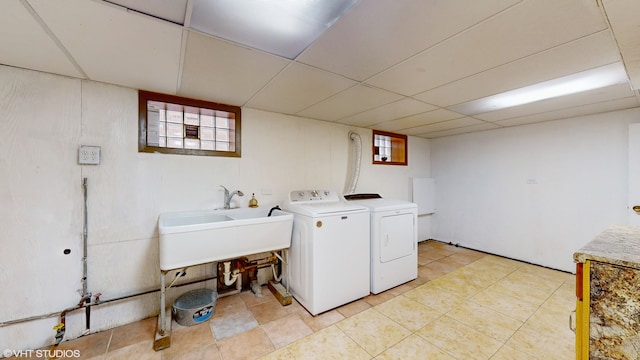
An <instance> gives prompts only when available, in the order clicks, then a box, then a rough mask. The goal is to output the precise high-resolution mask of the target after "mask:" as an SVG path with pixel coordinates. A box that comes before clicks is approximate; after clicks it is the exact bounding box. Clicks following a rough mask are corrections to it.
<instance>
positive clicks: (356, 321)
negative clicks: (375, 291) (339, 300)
mask: <svg viewBox="0 0 640 360" xmlns="http://www.w3.org/2000/svg"><path fill="white" fill-rule="evenodd" d="M336 325H337V326H338V328H340V330H342V331H343V332H344V333H345V334H347V336H349V337H350V338H351V339H353V341H355V342H356V343H357V344H358V345H360V346H362V348H364V349H365V350H366V351H367V352H368V353H369V354H371V355H372V356H376V355H378V354H380V353H381V352H383V351H384V350H385V349H386V348H388V347H390V346H393V345H394V344H396V343H398V342H399V341H400V340H402V339H404V338H406V337H407V336H409V335H410V334H411V332H410V331H409V330H407V329H406V328H404V327H402V326H400V325H398V324H397V323H396V322H394V321H393V320H390V319H389V318H387V317H386V316H384V315H382V314H381V313H380V312H378V311H377V310H375V309H369V310H365V311H363V312H361V313H359V314H357V315H354V316H352V317H350V318H347V319H344V320H342V321H340V322H339V323H337V324H336Z"/></svg>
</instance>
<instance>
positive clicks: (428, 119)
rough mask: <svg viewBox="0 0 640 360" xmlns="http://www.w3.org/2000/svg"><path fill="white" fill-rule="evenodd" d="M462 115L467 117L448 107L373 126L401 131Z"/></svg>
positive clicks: (457, 117)
mask: <svg viewBox="0 0 640 360" xmlns="http://www.w3.org/2000/svg"><path fill="white" fill-rule="evenodd" d="M462 117H465V115H463V114H460V113H457V112H454V111H451V110H447V109H437V110H433V111H429V112H424V113H421V114H416V115H411V116H407V117H404V118H401V119H395V120H389V121H385V122H383V123H380V124H375V125H373V126H372V128H375V129H379V130H386V131H400V130H405V129H408V128H413V127H416V126H420V125H425V124H433V123H437V122H442V121H446V120H452V119H459V118H462Z"/></svg>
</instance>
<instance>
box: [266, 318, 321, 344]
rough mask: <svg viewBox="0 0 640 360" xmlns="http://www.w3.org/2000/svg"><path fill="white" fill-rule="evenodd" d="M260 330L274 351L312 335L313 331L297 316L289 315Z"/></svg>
mask: <svg viewBox="0 0 640 360" xmlns="http://www.w3.org/2000/svg"><path fill="white" fill-rule="evenodd" d="M262 330H264V332H265V333H266V334H267V336H268V337H269V340H271V343H273V345H274V346H275V347H276V349H279V348H281V347H283V346H286V345H289V344H291V343H292V342H294V341H296V340H298V339H301V338H303V337H305V336H307V335H311V334H313V330H312V329H311V328H310V327H309V326H307V325H306V324H305V323H304V321H302V319H300V317H299V316H298V315H297V314H291V315H288V316H286V317H284V318H281V319H278V320H274V321H271V322H269V323H267V324H265V325H262Z"/></svg>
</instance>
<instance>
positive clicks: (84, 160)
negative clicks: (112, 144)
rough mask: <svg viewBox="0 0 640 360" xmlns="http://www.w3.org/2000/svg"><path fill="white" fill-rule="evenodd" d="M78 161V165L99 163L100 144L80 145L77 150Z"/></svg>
mask: <svg viewBox="0 0 640 360" xmlns="http://www.w3.org/2000/svg"><path fill="white" fill-rule="evenodd" d="M78 163H79V164H80V165H98V164H100V146H87V145H82V146H80V150H78Z"/></svg>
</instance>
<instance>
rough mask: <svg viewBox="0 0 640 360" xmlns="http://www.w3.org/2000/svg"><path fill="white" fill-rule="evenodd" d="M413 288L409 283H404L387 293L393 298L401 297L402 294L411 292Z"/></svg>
mask: <svg viewBox="0 0 640 360" xmlns="http://www.w3.org/2000/svg"><path fill="white" fill-rule="evenodd" d="M414 288H415V286H411V282H408V283H404V284H402V285H398V286H396V287H394V288H391V289H389V290H387V292H388V293H389V294H392V295H393V296H398V295H402V294H404V293H406V292H407V291H409V290H413V289H414Z"/></svg>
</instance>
